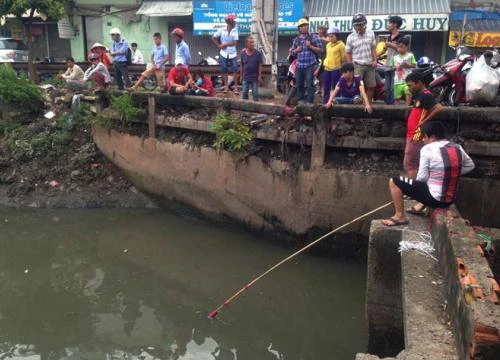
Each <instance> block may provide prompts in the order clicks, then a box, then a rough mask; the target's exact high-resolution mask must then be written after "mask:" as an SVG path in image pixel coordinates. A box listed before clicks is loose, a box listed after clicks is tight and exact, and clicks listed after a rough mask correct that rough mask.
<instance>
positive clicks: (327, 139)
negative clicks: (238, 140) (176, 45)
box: [98, 91, 500, 166]
mask: <svg viewBox="0 0 500 360" xmlns="http://www.w3.org/2000/svg"><path fill="white" fill-rule="evenodd" d="M120 94H122V92H119V91H113V92H112V95H113V96H117V95H120ZM105 98H106V97H105V96H103V95H101V96H99V97H98V103H99V104H98V107H99V108H102V107H103V106H105V104H104V103H103V101H104V100H103V99H105ZM133 98H134V101H135V102H137V103H141V104H147V109H148V120H147V122H148V126H149V136H150V137H156V128H157V127H170V128H177V129H185V130H188V131H193V130H194V131H202V132H212V130H211V125H212V121H206V120H197V119H188V118H172V117H168V116H164V115H161V114H160V113H159V111H158V110H159V109H160V108H161V107H187V108H192V109H197V108H204V109H220V110H222V111H225V112H231V111H244V112H250V113H258V114H267V115H270V116H282V117H287V116H291V115H299V116H304V117H310V120H311V121H310V124H311V127H312V129H313V131H310V132H308V133H305V134H299V133H298V132H295V133H290V134H289V133H286V132H285V131H284V130H281V129H277V128H259V127H256V128H255V129H253V130H252V133H253V136H254V138H256V139H261V140H267V141H275V142H286V143H291V144H301V145H307V146H311V153H312V154H311V165H312V166H322V165H323V164H324V162H325V154H326V149H327V148H328V147H332V148H346V149H372V150H388V151H401V150H403V149H404V142H405V127H406V119H407V117H408V113H409V110H410V108H409V107H407V106H388V105H374V107H373V113H372V114H367V113H365V112H363V107H362V106H355V105H336V106H334V107H333V108H331V109H324V108H323V107H322V106H321V105H300V106H297V107H295V108H291V107H287V106H283V105H277V104H272V103H264V102H251V101H243V100H236V99H225V98H209V97H196V96H172V95H166V94H159V93H148V92H138V93H133ZM334 118H337V119H338V118H345V119H356V120H359V124H363V122H365V123H366V122H367V121H374V120H375V121H377V120H379V121H380V124H378V125H377V126H379V127H380V128H381V130H380V132H381V133H382V134H383V135H382V136H369V135H368V136H364V137H361V136H331V134H330V123H331V121H332V119H334ZM436 119H438V120H442V121H443V122H445V123H446V124H447V125H448V127H449V128H450V129H451V131H452V134H457V133H458V132H459V131H462V132H464V131H465V130H464V129H466V130H467V131H470V132H477V131H479V129H480V128H484V131H485V132H487V131H488V130H487V129H488V128H490V127H492V126H498V125H497V124H500V108H473V107H453V108H452V107H446V108H445V110H444V111H443V112H442V113H441V114H439V116H438V117H437V118H436ZM328 135H330V136H328ZM465 148H466V150H467V151H468V152H469V153H470V154H472V155H480V156H487V157H500V143H499V142H498V141H477V140H473V141H472V140H471V141H466V142H465Z"/></svg>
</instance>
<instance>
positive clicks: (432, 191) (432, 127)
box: [383, 122, 474, 226]
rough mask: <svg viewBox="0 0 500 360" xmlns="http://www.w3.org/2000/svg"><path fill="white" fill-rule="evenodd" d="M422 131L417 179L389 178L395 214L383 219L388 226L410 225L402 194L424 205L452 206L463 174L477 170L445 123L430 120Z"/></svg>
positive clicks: (435, 206) (436, 206)
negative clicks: (448, 138) (454, 139)
mask: <svg viewBox="0 0 500 360" xmlns="http://www.w3.org/2000/svg"><path fill="white" fill-rule="evenodd" d="M421 131H422V134H423V142H424V144H425V145H424V147H423V148H422V150H421V151H420V166H419V168H418V174H417V178H416V180H413V179H410V178H407V177H403V176H399V177H393V178H392V179H390V181H389V190H390V192H391V197H392V201H393V202H394V208H395V213H394V216H393V217H391V218H389V219H386V220H384V221H383V224H384V225H386V226H398V225H406V224H408V218H407V217H406V214H405V211H404V200H403V195H407V196H409V197H410V198H412V199H414V200H417V201H418V202H420V203H421V204H423V205H425V206H430V207H433V208H447V207H449V206H450V205H451V204H453V202H454V201H455V195H456V193H457V188H458V180H459V178H460V176H461V175H464V174H467V173H469V172H471V171H472V170H473V169H474V162H473V161H472V160H471V158H470V157H469V155H467V154H466V153H465V151H464V149H462V147H461V146H460V145H458V144H454V143H452V142H450V141H448V140H446V130H445V127H444V125H443V124H442V123H440V122H428V123H426V124H425V125H424V126H423V127H422V129H421Z"/></svg>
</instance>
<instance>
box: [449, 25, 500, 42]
mask: <svg viewBox="0 0 500 360" xmlns="http://www.w3.org/2000/svg"><path fill="white" fill-rule="evenodd" d="M462 30H463V32H462ZM448 44H449V45H451V46H457V45H460V44H462V45H465V46H467V47H481V48H484V47H486V48H492V47H500V20H498V19H474V20H467V21H466V23H465V26H463V22H462V21H451V22H450V35H449V40H448Z"/></svg>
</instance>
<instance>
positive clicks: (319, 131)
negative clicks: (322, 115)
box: [311, 121, 326, 169]
mask: <svg viewBox="0 0 500 360" xmlns="http://www.w3.org/2000/svg"><path fill="white" fill-rule="evenodd" d="M325 153H326V125H325V122H324V121H318V122H316V124H314V130H313V138H312V146H311V168H312V169H315V168H319V167H322V166H323V165H324V164H325Z"/></svg>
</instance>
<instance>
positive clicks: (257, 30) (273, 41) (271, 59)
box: [251, 0, 279, 90]
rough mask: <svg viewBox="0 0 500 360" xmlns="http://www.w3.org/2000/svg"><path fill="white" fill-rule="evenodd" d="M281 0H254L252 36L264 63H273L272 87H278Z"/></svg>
mask: <svg viewBox="0 0 500 360" xmlns="http://www.w3.org/2000/svg"><path fill="white" fill-rule="evenodd" d="M278 15H279V0H252V29H251V32H252V36H253V37H254V38H255V41H256V45H257V48H258V49H259V50H261V51H262V54H263V55H264V64H267V65H272V77H271V88H272V89H273V90H275V89H276V75H277V68H276V61H277V60H278V19H279V16H278Z"/></svg>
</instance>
